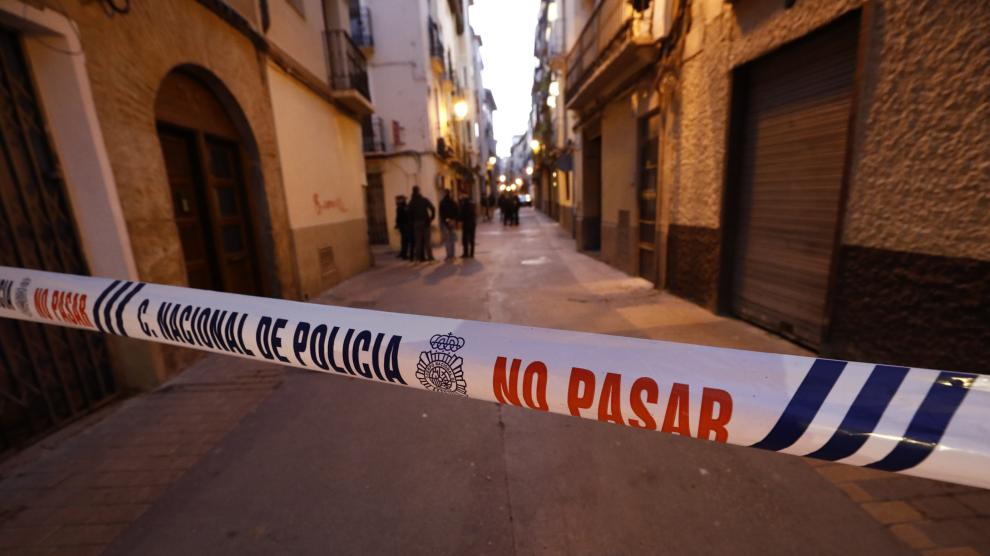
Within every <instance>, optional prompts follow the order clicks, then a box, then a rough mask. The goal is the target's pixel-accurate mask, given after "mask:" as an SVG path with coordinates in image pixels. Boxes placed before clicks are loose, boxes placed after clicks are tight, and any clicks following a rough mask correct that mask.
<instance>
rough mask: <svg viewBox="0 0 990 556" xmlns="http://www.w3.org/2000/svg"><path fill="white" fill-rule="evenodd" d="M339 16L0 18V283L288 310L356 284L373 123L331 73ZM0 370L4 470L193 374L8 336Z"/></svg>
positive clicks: (3, 10) (323, 7)
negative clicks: (28, 271) (118, 284)
mask: <svg viewBox="0 0 990 556" xmlns="http://www.w3.org/2000/svg"><path fill="white" fill-rule="evenodd" d="M346 14H347V7H346V4H344V3H343V2H342V1H337V0H327V1H325V2H322V1H319V0H305V1H302V0H298V1H292V2H263V1H257V0H229V1H226V2H224V1H221V0H201V1H194V0H168V1H161V2H131V1H128V0H117V1H114V2H109V1H103V0H92V1H57V2H56V1H52V2H47V1H29V2H21V1H17V0H3V1H0V39H2V43H3V45H2V51H0V62H2V64H0V67H2V68H3V72H2V77H3V80H2V81H3V82H2V91H0V100H2V103H3V105H2V107H0V109H2V117H3V134H2V143H3V147H4V149H5V151H6V152H7V153H8V154H9V156H8V158H7V159H6V160H7V164H6V165H5V166H4V167H3V168H2V171H0V187H2V192H3V194H2V202H0V209H2V214H3V215H4V217H2V218H0V230H2V234H3V235H4V236H5V237H7V238H10V239H9V241H5V242H4V243H3V248H2V249H0V264H2V265H9V266H24V267H29V268H40V269H47V270H55V271H63V272H71V273H78V274H93V275H98V276H105V277H112V278H120V279H131V280H143V281H148V282H155V283H162V284H176V285H189V286H192V287H198V288H204V289H215V290H222V291H230V292H237V293H246V294H253V295H264V296H271V297H284V298H289V299H296V298H305V297H308V296H312V295H316V294H318V293H319V292H320V291H321V290H322V289H325V288H326V287H327V286H328V285H331V284H332V283H334V282H336V281H339V280H341V279H343V278H345V277H347V276H349V275H351V274H354V273H356V272H358V271H360V270H361V269H363V268H365V267H366V266H367V265H368V264H369V260H370V256H369V251H368V242H367V236H366V226H365V216H364V215H365V211H364V206H363V201H364V199H363V191H362V185H363V183H364V176H365V172H364V159H363V156H362V154H361V148H360V140H361V137H360V124H359V121H360V118H361V117H362V116H363V115H364V114H366V113H368V112H370V110H371V105H370V99H368V93H367V87H366V86H365V87H364V88H363V90H362V88H361V87H360V86H359V85H358V83H359V82H360V79H359V75H358V74H359V73H360V70H361V67H360V64H361V62H362V59H361V58H360V57H357V58H355V57H353V56H350V57H347V56H344V57H343V58H342V59H345V60H346V63H345V62H341V61H339V60H337V59H335V58H334V55H335V54H336V55H338V57H340V56H339V55H340V54H341V52H342V51H343V52H344V53H345V54H350V53H351V52H350V51H347V50H346V47H347V41H348V37H347V31H346V25H345V24H344V22H346V21H347V19H346ZM328 30H329V31H328ZM358 54H360V53H358ZM104 342H106V343H105V344H104ZM0 351H2V353H0V355H2V357H0V361H3V363H2V365H0V390H2V391H3V393H4V394H8V395H9V396H11V397H13V398H15V399H18V400H19V402H18V403H17V404H4V405H3V406H0V407H2V411H0V451H3V450H4V449H6V448H7V447H10V446H15V445H17V444H19V443H21V442H23V441H24V440H25V439H27V438H31V437H33V436H34V435H36V434H38V433H39V432H43V431H44V430H47V429H49V428H51V427H52V426H55V425H57V424H58V423H60V422H64V421H65V420H68V419H71V418H72V417H74V416H78V415H80V414H82V413H84V412H85V411H87V410H88V409H89V408H92V407H95V406H97V405H99V404H100V403H101V402H102V401H104V400H106V399H108V398H110V397H112V396H113V395H115V394H116V393H118V392H120V391H124V390H127V389H132V388H139V389H140V388H150V387H153V386H155V385H157V384H159V383H160V382H161V381H162V380H164V379H165V378H167V377H168V376H170V375H171V374H173V373H174V372H176V371H177V370H178V369H180V368H181V367H182V366H184V365H185V364H187V363H188V362H189V361H191V360H192V359H193V358H195V357H196V354H195V353H194V352H191V351H187V350H182V349H179V348H167V347H163V346H159V345H152V344H146V343H139V342H133V341H129V340H127V339H119V338H109V339H106V340H104V339H102V338H97V337H95V336H94V335H90V334H85V333H82V332H76V331H69V330H56V329H54V328H53V327H41V326H38V325H31V324H22V323H13V322H3V323H0Z"/></svg>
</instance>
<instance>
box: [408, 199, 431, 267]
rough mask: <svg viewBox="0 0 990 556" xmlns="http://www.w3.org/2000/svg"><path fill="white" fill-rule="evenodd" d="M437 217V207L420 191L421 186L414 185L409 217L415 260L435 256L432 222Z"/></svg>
mask: <svg viewBox="0 0 990 556" xmlns="http://www.w3.org/2000/svg"><path fill="white" fill-rule="evenodd" d="M435 217H436V209H434V208H433V203H431V202H430V200H429V199H427V198H426V197H423V195H422V194H420V192H419V186H418V185H414V186H413V189H412V198H411V199H409V218H410V220H412V229H413V260H414V261H425V260H429V259H432V258H433V249H432V248H431V246H430V223H431V222H433V219H434V218H435Z"/></svg>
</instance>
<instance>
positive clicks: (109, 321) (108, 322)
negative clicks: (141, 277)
mask: <svg viewBox="0 0 990 556" xmlns="http://www.w3.org/2000/svg"><path fill="white" fill-rule="evenodd" d="M132 284H134V282H124V286H123V287H121V288H120V289H119V290H117V291H115V292H114V293H113V295H111V296H110V299H108V300H107V305H106V307H104V308H103V324H104V325H105V326H106V327H107V330H109V331H110V333H111V334H119V333H120V332H118V331H115V330H114V329H113V313H111V311H113V304H114V303H116V302H117V299H119V298H120V294H122V293H124V292H125V291H127V288H130V287H131V285H132Z"/></svg>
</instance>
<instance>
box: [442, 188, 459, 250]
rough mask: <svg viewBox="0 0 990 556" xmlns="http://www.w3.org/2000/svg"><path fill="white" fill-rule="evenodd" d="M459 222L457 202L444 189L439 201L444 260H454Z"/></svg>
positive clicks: (447, 190)
mask: <svg viewBox="0 0 990 556" xmlns="http://www.w3.org/2000/svg"><path fill="white" fill-rule="evenodd" d="M459 220H460V217H459V215H458V210H457V201H454V199H453V197H451V196H450V190H449V189H444V191H443V199H441V200H440V235H441V239H442V240H443V245H444V247H445V248H446V250H447V256H446V257H445V258H444V260H446V261H449V260H451V259H453V258H454V247H455V245H456V244H457V222H458V221H459Z"/></svg>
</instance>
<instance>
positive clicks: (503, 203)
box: [498, 191, 509, 226]
mask: <svg viewBox="0 0 990 556" xmlns="http://www.w3.org/2000/svg"><path fill="white" fill-rule="evenodd" d="M498 214H499V216H500V217H501V218H502V226H508V225H509V194H508V193H505V192H504V191H503V192H502V193H501V194H499V196H498Z"/></svg>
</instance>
